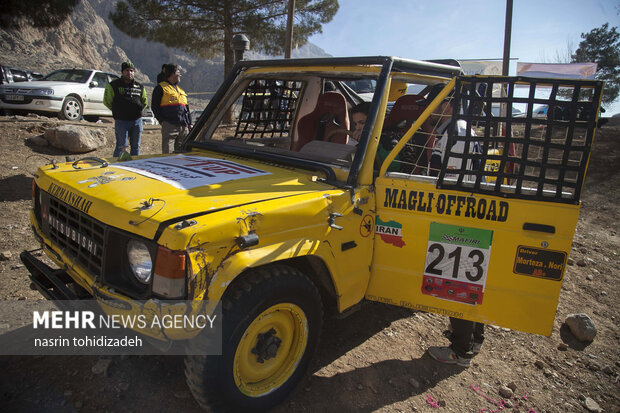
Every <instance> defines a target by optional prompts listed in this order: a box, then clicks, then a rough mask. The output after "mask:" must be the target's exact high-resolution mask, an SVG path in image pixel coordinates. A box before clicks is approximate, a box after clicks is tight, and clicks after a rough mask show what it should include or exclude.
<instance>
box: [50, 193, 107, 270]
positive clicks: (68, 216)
mask: <svg viewBox="0 0 620 413" xmlns="http://www.w3.org/2000/svg"><path fill="white" fill-rule="evenodd" d="M41 204H42V205H41V209H42V211H41V218H42V225H41V227H42V230H43V233H44V234H45V235H46V236H47V237H48V238H49V239H50V240H51V241H52V242H53V243H54V244H55V245H56V246H58V247H60V248H61V249H62V251H63V252H64V253H65V254H66V255H67V256H69V257H71V258H72V259H75V260H76V261H77V262H78V263H79V264H80V265H82V266H83V267H84V268H85V269H87V270H88V271H89V272H90V273H92V274H94V275H96V276H97V277H100V276H101V275H102V273H103V256H104V250H103V245H104V237H105V225H104V224H102V223H101V222H99V221H97V220H95V219H93V218H92V217H90V216H88V215H86V214H85V213H83V212H81V211H79V210H77V209H75V208H73V207H70V206H68V205H67V204H65V203H64V202H62V201H60V200H58V199H57V198H54V197H52V196H50V195H49V194H47V193H44V192H43V196H42V197H41Z"/></svg>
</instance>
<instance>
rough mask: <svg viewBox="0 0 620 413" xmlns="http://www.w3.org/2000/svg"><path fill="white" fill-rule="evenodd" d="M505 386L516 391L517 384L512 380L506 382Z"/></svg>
mask: <svg viewBox="0 0 620 413" xmlns="http://www.w3.org/2000/svg"><path fill="white" fill-rule="evenodd" d="M506 387H508V388H509V389H510V390H512V391H513V392H515V391H517V385H516V384H515V382H514V381H511V382H510V383H508V384H507V385H506Z"/></svg>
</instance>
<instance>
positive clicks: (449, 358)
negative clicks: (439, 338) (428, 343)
mask: <svg viewBox="0 0 620 413" xmlns="http://www.w3.org/2000/svg"><path fill="white" fill-rule="evenodd" d="M427 351H428V355H429V356H431V357H432V358H434V359H435V360H437V361H438V362H440V363H444V364H456V365H457V366H461V367H469V366H470V364H471V359H468V358H465V357H460V356H459V355H458V354H456V353H455V352H454V350H452V349H451V348H450V347H429V348H428V350H427Z"/></svg>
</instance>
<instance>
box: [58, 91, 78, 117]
mask: <svg viewBox="0 0 620 413" xmlns="http://www.w3.org/2000/svg"><path fill="white" fill-rule="evenodd" d="M59 117H60V119H65V120H80V119H81V118H82V104H81V103H80V101H79V100H77V99H76V98H74V97H71V96H67V97H66V98H65V100H64V102H62V108H61V109H60V114H59Z"/></svg>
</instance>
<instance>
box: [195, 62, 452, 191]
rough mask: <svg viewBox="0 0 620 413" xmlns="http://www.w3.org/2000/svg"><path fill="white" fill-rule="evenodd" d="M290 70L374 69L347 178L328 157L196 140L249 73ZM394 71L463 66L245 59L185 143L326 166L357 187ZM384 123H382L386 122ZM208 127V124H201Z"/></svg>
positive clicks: (447, 72) (437, 74)
mask: <svg viewBox="0 0 620 413" xmlns="http://www.w3.org/2000/svg"><path fill="white" fill-rule="evenodd" d="M291 72H292V73H304V74H309V73H312V72H316V73H317V74H320V75H321V76H326V75H329V76H333V77H335V78H336V77H338V76H339V75H340V76H342V77H347V78H354V77H355V76H356V75H359V77H360V78H364V77H371V76H370V75H372V77H373V78H375V79H376V89H375V93H374V95H373V99H372V101H371V106H370V110H369V111H368V113H367V121H366V124H365V126H364V129H363V131H362V135H361V138H360V141H359V144H358V145H357V148H356V150H355V155H354V158H353V161H352V163H351V165H350V167H349V168H348V173H347V176H346V178H345V179H343V178H342V176H341V177H340V179H337V178H336V173H335V171H334V168H336V169H338V168H337V167H335V166H334V165H330V164H328V163H324V162H317V161H312V160H308V159H303V158H300V157H295V156H288V155H286V154H275V153H269V152H266V151H265V152H260V151H257V150H256V149H255V148H238V147H237V148H233V147H232V146H227V145H221V141H200V142H199V141H197V138H198V137H199V136H202V135H203V134H204V133H206V132H205V131H206V130H208V129H211V131H212V132H213V131H214V130H215V129H214V126H213V125H205V124H206V123H207V122H212V123H217V122H219V120H221V118H222V116H223V114H222V112H223V111H224V110H225V109H226V108H228V107H229V105H231V104H232V102H233V101H235V100H236V99H237V98H238V90H239V88H240V87H241V86H240V84H241V83H242V82H243V81H246V80H247V78H248V76H249V75H250V74H261V73H262V74H264V75H267V74H271V75H272V76H276V75H277V73H291ZM392 72H409V73H412V74H415V75H421V76H429V77H433V78H442V79H446V78H452V77H453V76H456V75H458V74H459V73H460V72H461V69H460V67H454V66H447V65H444V64H437V63H432V62H424V61H413V60H404V59H397V58H393V57H385V56H374V57H353V58H320V59H283V60H264V61H241V62H238V63H237V64H236V65H235V66H234V67H233V70H232V71H231V73H230V74H229V76H228V77H227V78H226V80H225V81H224V82H223V83H222V85H221V86H220V88H219V89H218V91H217V92H216V94H215V95H214V97H213V99H212V100H211V101H210V102H209V104H208V105H207V107H206V108H205V110H204V112H203V115H202V116H201V118H200V119H199V120H198V122H197V123H196V125H195V126H194V128H193V129H192V131H191V132H190V134H189V136H188V139H187V141H186V143H185V145H184V149H185V150H191V149H192V148H196V149H206V150H211V151H216V152H223V153H230V154H234V155H240V156H246V157H249V158H254V159H260V160H267V161H271V162H278V163H282V164H285V165H290V166H295V167H299V168H302V169H308V170H318V171H322V172H324V173H325V174H326V180H327V181H328V182H330V183H332V184H334V185H336V186H344V187H354V186H356V185H357V181H358V176H359V174H360V170H361V169H362V166H363V163H364V160H365V158H366V154H367V151H368V147H369V143H370V141H371V139H370V135H371V133H370V132H371V130H373V129H374V128H375V127H376V126H377V122H376V121H377V116H378V114H379V112H380V107H381V105H382V99H383V97H384V95H385V93H386V89H387V88H389V80H390V74H391V73H392ZM386 98H387V97H386ZM384 111H385V108H383V113H384ZM380 123H381V124H382V122H380ZM204 128H206V129H205V130H203V129H204ZM212 132H211V133H212ZM376 144H377V143H376V142H373V148H375V147H376ZM373 160H374V157H373Z"/></svg>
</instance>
